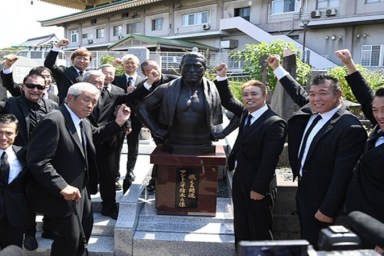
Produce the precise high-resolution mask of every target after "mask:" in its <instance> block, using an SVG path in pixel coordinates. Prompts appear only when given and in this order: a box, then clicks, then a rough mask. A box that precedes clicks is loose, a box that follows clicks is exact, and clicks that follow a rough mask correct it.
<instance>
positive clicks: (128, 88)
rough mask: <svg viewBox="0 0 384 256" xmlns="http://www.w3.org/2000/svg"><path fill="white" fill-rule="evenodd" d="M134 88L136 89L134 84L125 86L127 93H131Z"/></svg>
mask: <svg viewBox="0 0 384 256" xmlns="http://www.w3.org/2000/svg"><path fill="white" fill-rule="evenodd" d="M134 90H136V86H134V85H130V86H128V87H127V93H131V92H133V91H134Z"/></svg>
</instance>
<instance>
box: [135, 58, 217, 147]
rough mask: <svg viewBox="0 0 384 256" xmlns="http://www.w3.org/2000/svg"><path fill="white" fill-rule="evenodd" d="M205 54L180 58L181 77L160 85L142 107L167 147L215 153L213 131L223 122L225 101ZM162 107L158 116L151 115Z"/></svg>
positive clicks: (149, 124) (143, 117)
mask: <svg viewBox="0 0 384 256" xmlns="http://www.w3.org/2000/svg"><path fill="white" fill-rule="evenodd" d="M206 65H207V64H206V59H205V57H204V56H203V55H202V54H199V53H195V52H189V53H186V54H184V55H183V57H182V59H181V62H180V73H181V77H180V78H178V79H176V80H173V81H171V82H169V83H167V84H163V85H160V86H158V87H157V88H156V89H155V90H154V91H153V92H152V93H151V94H150V95H148V96H147V97H146V98H145V99H144V100H143V101H142V103H141V104H140V106H139V107H138V115H139V117H140V118H141V120H142V121H143V123H144V124H145V125H146V126H147V127H148V128H149V129H150V130H151V131H152V134H153V136H155V137H156V138H157V139H160V140H161V141H163V143H162V144H163V150H165V151H167V152H171V153H177V154H207V153H214V152H215V147H214V146H213V145H212V134H213V131H214V127H215V126H216V125H219V124H221V123H222V111H221V101H220V96H219V93H218V91H217V89H216V87H215V84H214V83H213V82H212V81H209V80H208V79H206V78H205V77H204V73H205V71H206V69H207V66H206ZM157 108H158V116H153V115H151V113H152V111H153V110H154V109H157Z"/></svg>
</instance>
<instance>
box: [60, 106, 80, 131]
mask: <svg viewBox="0 0 384 256" xmlns="http://www.w3.org/2000/svg"><path fill="white" fill-rule="evenodd" d="M64 106H65V107H66V108H67V110H68V112H69V114H70V116H71V119H72V121H73V123H74V124H75V125H76V126H78V125H79V124H80V121H81V119H80V118H79V117H78V116H77V115H76V113H75V112H73V111H72V109H70V107H68V105H67V103H64Z"/></svg>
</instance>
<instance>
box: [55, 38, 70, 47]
mask: <svg viewBox="0 0 384 256" xmlns="http://www.w3.org/2000/svg"><path fill="white" fill-rule="evenodd" d="M68 44H69V40H68V39H67V38H63V39H60V40H59V42H57V43H56V47H57V48H61V47H64V46H67V45H68Z"/></svg>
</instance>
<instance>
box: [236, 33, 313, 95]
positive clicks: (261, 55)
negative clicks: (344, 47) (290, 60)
mask: <svg viewBox="0 0 384 256" xmlns="http://www.w3.org/2000/svg"><path fill="white" fill-rule="evenodd" d="M285 48H289V49H291V50H293V51H294V52H297V50H296V48H295V46H294V44H293V43H287V42H286V41H284V40H282V39H277V40H275V41H273V42H272V43H265V42H262V43H260V44H248V45H247V46H246V47H245V49H244V50H236V51H233V52H232V53H231V55H230V57H231V58H234V59H235V60H238V61H243V62H244V72H246V73H248V74H249V77H250V79H256V80H260V81H261V80H262V77H261V76H262V69H263V66H267V67H268V65H266V64H265V63H263V61H262V60H263V59H265V57H267V56H269V55H271V54H277V55H280V59H281V60H282V61H283V50H284V49H285ZM296 63H297V69H296V72H297V75H296V78H297V81H298V82H299V83H300V84H302V85H305V84H306V83H307V81H308V77H309V75H310V73H311V68H310V66H309V65H308V64H306V63H304V62H302V61H301V60H300V58H297V61H296ZM267 70H268V73H267V81H266V84H267V85H268V86H269V88H270V89H271V90H273V89H274V88H275V85H276V81H277V79H276V77H275V75H274V74H273V71H272V69H271V68H267Z"/></svg>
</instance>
